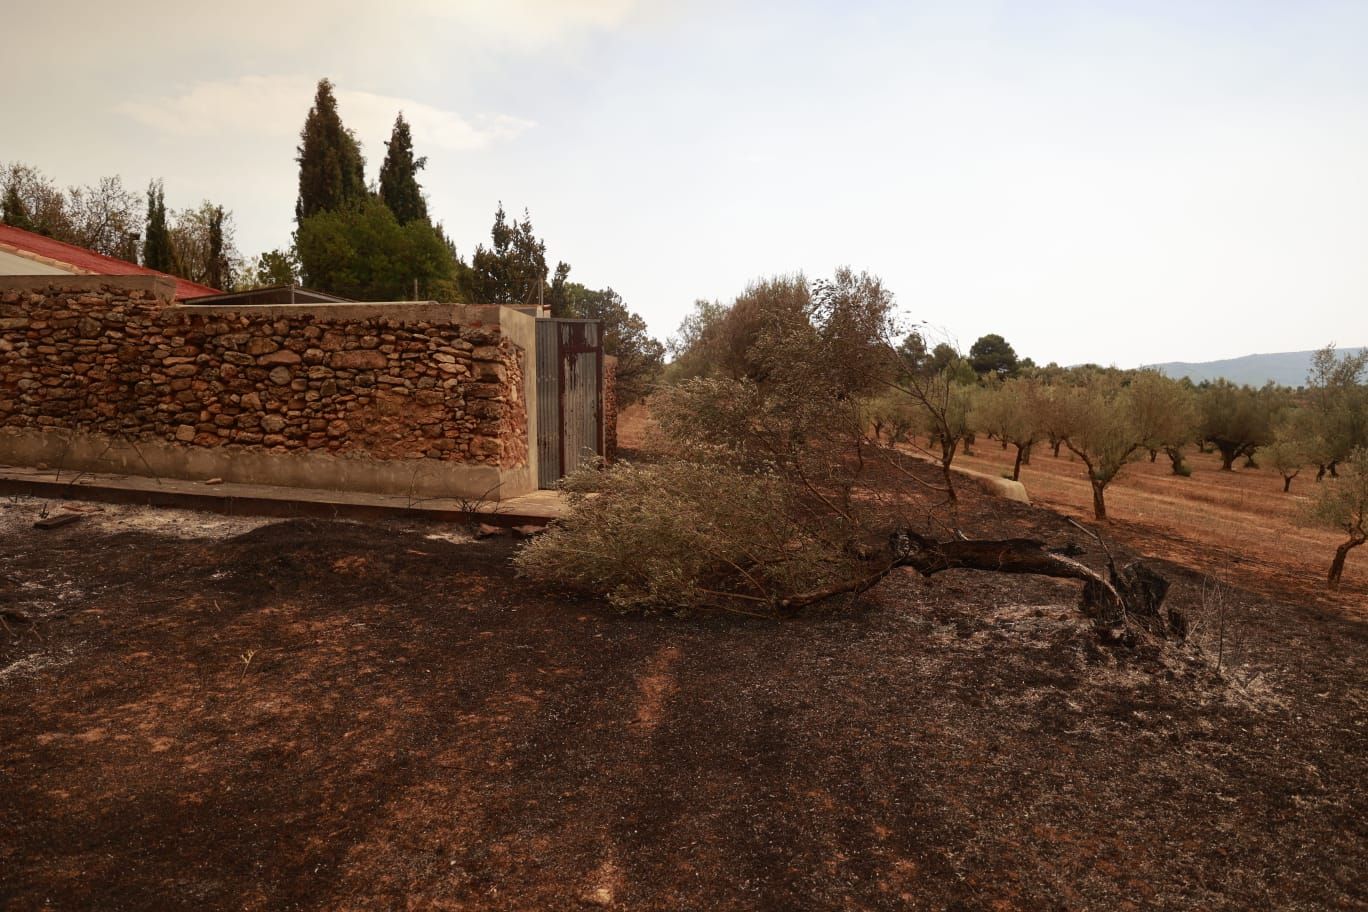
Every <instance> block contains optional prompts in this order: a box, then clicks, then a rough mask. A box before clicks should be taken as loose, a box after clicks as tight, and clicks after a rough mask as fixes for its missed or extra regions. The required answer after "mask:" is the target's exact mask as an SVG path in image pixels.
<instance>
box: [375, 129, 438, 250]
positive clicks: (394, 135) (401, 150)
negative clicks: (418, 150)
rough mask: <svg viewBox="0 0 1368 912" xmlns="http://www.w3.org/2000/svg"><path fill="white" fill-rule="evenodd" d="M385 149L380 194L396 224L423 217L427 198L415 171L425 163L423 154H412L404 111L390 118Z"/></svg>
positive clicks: (425, 212)
mask: <svg viewBox="0 0 1368 912" xmlns="http://www.w3.org/2000/svg"><path fill="white" fill-rule="evenodd" d="M385 146H386V147H387V148H388V150H389V151H387V152H386V153H385V161H384V163H383V164H381V165H380V198H381V199H382V200H384V201H385V205H386V206H389V207H390V211H391V212H393V213H394V217H395V218H397V219H398V220H399V224H401V225H406V224H408V223H409V222H412V221H414V220H416V219H422V220H424V221H426V220H427V217H428V212H427V201H426V200H425V199H423V190H422V188H421V187H419V186H418V171H419V170H420V169H421V168H422V167H423V166H424V165H426V164H427V158H426V157H423V158H414V157H413V134H412V133H411V132H410V130H409V125H408V121H406V120H404V112H402V111H400V112H399V116H398V117H396V118H395V119H394V130H393V131H392V132H391V133H390V138H389V142H387V143H385Z"/></svg>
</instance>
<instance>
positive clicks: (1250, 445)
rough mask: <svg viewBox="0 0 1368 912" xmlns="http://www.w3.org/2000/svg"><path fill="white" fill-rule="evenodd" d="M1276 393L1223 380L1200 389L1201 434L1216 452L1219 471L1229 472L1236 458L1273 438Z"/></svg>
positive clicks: (1252, 453)
mask: <svg viewBox="0 0 1368 912" xmlns="http://www.w3.org/2000/svg"><path fill="white" fill-rule="evenodd" d="M1276 395H1277V394H1276V392H1275V391H1274V390H1272V389H1269V388H1265V389H1262V390H1256V389H1252V388H1250V387H1248V386H1236V385H1234V384H1233V383H1230V382H1229V381H1227V380H1217V381H1216V382H1215V383H1213V384H1211V385H1210V386H1209V387H1207V388H1206V389H1204V390H1203V391H1202V393H1201V395H1200V397H1199V407H1200V410H1201V435H1202V439H1203V440H1206V441H1208V442H1210V443H1211V444H1212V445H1213V446H1214V447H1216V449H1217V450H1219V451H1220V453H1221V470H1222V471H1225V472H1229V471H1231V470H1232V467H1233V465H1234V463H1235V460H1236V459H1238V458H1240V457H1241V456H1244V457H1246V458H1250V457H1252V456H1253V455H1254V451H1255V450H1256V449H1258V448H1259V447H1261V446H1265V445H1267V444H1269V443H1271V442H1272V441H1273V421H1274V417H1275V416H1274V413H1275V410H1276V402H1275V399H1276Z"/></svg>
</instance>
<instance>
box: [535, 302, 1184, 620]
mask: <svg viewBox="0 0 1368 912" xmlns="http://www.w3.org/2000/svg"><path fill="white" fill-rule="evenodd" d="M842 289H843V290H842V295H841V296H826V298H825V299H824V300H823V299H820V298H819V300H823V308H822V309H818V310H815V311H814V312H813V313H809V314H807V315H805V316H804V318H803V319H802V320H796V319H795V317H794V313H795V309H794V308H791V307H784V308H779V309H778V310H777V312H776V313H775V314H773V315H772V319H767V318H766V313H765V312H764V311H763V310H762V311H761V312H760V313H759V314H758V316H757V320H758V325H759V329H758V330H757V332H756V334H755V341H754V343H753V344H752V345H751V347H750V349H749V350H748V358H749V359H750V361H751V363H753V364H755V365H758V367H759V368H761V369H759V370H756V371H755V373H756V376H758V377H760V378H762V379H723V378H717V377H714V378H709V379H696V380H691V381H688V382H686V383H682V384H679V385H677V386H675V387H672V388H669V389H667V390H665V391H663V392H662V393H660V394H659V395H658V396H657V397H656V398H655V399H654V400H653V402H652V410H653V412H654V414H655V417H656V419H657V421H658V426H659V434H660V435H661V439H660V440H659V441H658V446H657V447H656V449H658V451H659V452H661V453H668V454H670V455H669V456H668V457H666V458H662V459H660V460H659V461H658V462H653V463H649V464H641V465H633V464H626V463H621V464H618V465H615V466H611V467H606V468H601V469H589V470H585V471H581V472H579V473H577V474H576V475H574V476H572V477H571V478H569V479H567V480H566V481H565V483H564V489H565V490H566V492H567V493H568V495H569V499H570V510H569V513H568V514H567V515H566V516H565V517H564V518H562V519H561V520H559V521H558V522H557V523H556V524H555V525H554V526H553V527H552V528H551V529H550V530H549V531H547V532H546V533H545V534H543V535H541V536H539V537H538V538H537V539H536V540H534V541H532V542H531V543H529V544H528V545H527V546H525V547H524V549H523V550H522V551H521V552H520V553H519V554H518V555H517V557H516V558H515V563H516V566H517V567H518V568H519V570H520V572H521V573H522V574H524V575H525V576H527V577H529V578H532V579H534V580H539V581H541V582H544V583H546V584H549V585H554V586H556V587H558V588H560V589H562V590H570V591H574V592H578V593H581V594H585V595H591V596H598V597H603V598H606V599H607V600H608V602H609V603H611V604H613V605H615V606H617V607H619V608H622V609H627V610H649V611H667V612H673V611H681V610H691V609H719V610H725V611H732V612H737V613H741V614H749V615H760V616H764V617H772V618H778V617H783V616H786V615H791V614H793V613H795V612H797V611H799V610H801V609H803V608H805V607H807V606H809V605H813V604H815V603H817V602H821V601H825V600H827V599H832V598H834V597H836V596H840V595H850V596H858V595H859V594H861V593H863V592H866V591H868V590H869V589H871V588H873V587H874V586H877V585H878V584H879V583H880V582H881V581H883V580H884V579H886V578H887V577H888V576H889V574H891V573H893V572H895V571H902V570H912V571H915V572H917V573H920V574H922V575H924V576H933V575H935V574H938V573H942V572H946V571H951V570H975V571H982V572H991V573H1008V574H1030V575H1037V576H1048V577H1054V578H1060V579H1074V580H1078V581H1079V582H1081V583H1082V584H1083V585H1082V591H1081V594H1080V602H1079V608H1080V610H1081V611H1082V612H1083V613H1084V614H1085V615H1086V616H1087V617H1089V618H1090V619H1091V620H1092V622H1093V624H1094V626H1095V628H1096V629H1097V631H1098V635H1099V638H1101V639H1103V640H1105V641H1108V642H1121V643H1130V642H1135V641H1137V640H1138V639H1140V638H1142V637H1143V638H1148V637H1162V638H1172V637H1182V636H1183V635H1184V634H1185V632H1186V624H1185V623H1184V622H1183V619H1182V617H1181V616H1180V615H1177V614H1174V613H1171V612H1169V611H1167V610H1165V608H1164V605H1163V602H1164V596H1165V594H1166V592H1167V589H1168V586H1167V583H1166V582H1165V581H1164V580H1163V579H1162V578H1161V577H1159V576H1158V574H1155V573H1154V572H1153V571H1151V570H1149V569H1147V568H1146V567H1145V566H1144V565H1143V564H1137V563H1132V564H1129V565H1127V566H1125V567H1118V566H1117V565H1116V563H1115V561H1114V560H1113V559H1112V557H1111V555H1110V553H1109V552H1107V551H1106V548H1105V546H1103V548H1102V550H1103V551H1104V553H1106V566H1105V568H1104V569H1103V570H1101V571H1098V570H1094V569H1093V568H1091V567H1089V566H1088V565H1086V564H1084V563H1083V562H1081V561H1079V560H1077V559H1076V557H1077V556H1078V554H1079V553H1081V552H1079V550H1078V549H1077V548H1076V547H1072V546H1060V547H1051V546H1050V545H1048V544H1046V543H1045V542H1041V541H1036V540H1033V539H1027V538H1017V537H1012V538H1001V539H996V540H985V539H979V540H971V539H970V538H969V536H967V535H966V534H964V532H963V531H962V528H963V524H962V522H961V518H962V517H961V514H960V508H959V505H958V503H957V502H956V501H955V500H954V499H953V498H951V497H950V496H949V492H948V491H947V490H946V489H945V488H943V487H942V486H940V485H938V484H935V483H934V481H932V480H931V479H928V478H926V477H922V476H924V475H925V472H926V470H925V467H924V466H923V465H922V464H921V463H920V462H919V461H917V460H911V461H910V462H911V463H912V464H909V465H899V461H900V460H901V459H903V458H904V457H903V456H902V455H901V454H900V453H899V451H898V450H896V449H895V448H893V447H886V446H883V445H882V444H881V443H880V442H878V441H873V442H871V440H870V439H869V436H868V434H867V425H866V421H865V418H866V415H865V410H864V408H863V406H862V404H861V403H862V400H861V397H860V396H859V395H857V394H858V393H862V392H867V391H868V390H869V389H871V388H873V389H877V388H878V386H877V384H878V383H879V382H880V381H879V378H878V377H877V376H876V375H874V373H875V371H874V369H875V368H876V367H877V365H878V364H879V363H880V362H879V360H878V353H879V351H880V349H879V347H878V346H879V345H881V344H882V342H881V340H882V339H884V338H887V336H888V333H887V332H886V330H882V329H880V328H879V327H878V326H877V325H876V326H874V327H873V328H872V329H871V328H869V326H868V323H869V321H874V322H875V323H877V321H878V320H879V319H881V314H882V313H883V312H884V311H883V308H884V307H886V306H887V301H886V298H884V297H881V296H882V295H883V293H882V291H881V289H880V288H879V286H878V285H877V282H873V281H858V282H853V281H852V282H847V283H844V284H843V285H842ZM838 298H839V299H838ZM862 340H864V341H863V342H862ZM862 346H863V347H862ZM861 351H865V352H866V353H867V354H869V357H865V358H857V357H856V355H858V354H859V353H860V352H861ZM870 353H872V354H870ZM890 366H891V367H893V368H896V365H895V364H890ZM1079 528H1080V529H1082V530H1083V531H1085V532H1086V531H1087V530H1086V529H1083V527H1081V526H1080V527H1079ZM1088 534H1090V535H1091V534H1092V533H1090V532H1089V533H1088ZM1098 541H1099V544H1101V541H1100V539H1099V540H1098Z"/></svg>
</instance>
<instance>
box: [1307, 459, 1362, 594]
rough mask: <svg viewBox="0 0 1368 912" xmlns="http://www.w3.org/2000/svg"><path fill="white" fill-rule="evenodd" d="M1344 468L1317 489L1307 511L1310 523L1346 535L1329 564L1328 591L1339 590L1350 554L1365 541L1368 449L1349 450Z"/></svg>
mask: <svg viewBox="0 0 1368 912" xmlns="http://www.w3.org/2000/svg"><path fill="white" fill-rule="evenodd" d="M1344 469H1345V471H1343V472H1341V473H1340V474H1339V477H1337V478H1334V479H1331V480H1330V481H1328V482H1327V483H1326V484H1325V485H1324V486H1322V487H1321V488H1320V490H1319V492H1318V494H1317V497H1316V500H1315V501H1314V503H1312V505H1311V508H1310V511H1309V512H1310V518H1311V519H1312V520H1313V521H1315V522H1317V523H1318V524H1320V525H1323V526H1329V527H1331V528H1334V529H1338V530H1340V531H1341V532H1344V533H1345V534H1347V535H1348V538H1347V539H1345V541H1344V542H1342V543H1341V544H1340V545H1339V547H1337V548H1336V549H1335V557H1334V559H1333V560H1332V561H1331V562H1330V572H1329V574H1328V575H1327V577H1326V582H1327V584H1328V586H1329V587H1330V588H1331V589H1338V588H1339V585H1340V577H1341V576H1342V575H1343V574H1344V561H1345V558H1347V557H1348V556H1349V552H1350V551H1352V550H1353V549H1354V548H1357V547H1359V546H1360V545H1362V544H1363V543H1364V542H1365V541H1368V448H1365V447H1359V448H1358V449H1355V450H1353V451H1351V452H1350V454H1349V456H1348V457H1347V458H1346V460H1345V462H1344Z"/></svg>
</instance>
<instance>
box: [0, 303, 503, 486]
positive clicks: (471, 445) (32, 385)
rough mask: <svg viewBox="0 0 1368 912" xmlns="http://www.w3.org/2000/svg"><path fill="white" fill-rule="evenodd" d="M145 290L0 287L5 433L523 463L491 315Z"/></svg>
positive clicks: (0, 394)
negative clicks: (213, 300) (211, 300)
mask: <svg viewBox="0 0 1368 912" xmlns="http://www.w3.org/2000/svg"><path fill="white" fill-rule="evenodd" d="M140 284H142V285H146V284H147V283H138V282H135V281H132V280H128V279H110V280H105V281H103V282H100V281H94V280H92V279H90V278H82V277H72V278H71V279H70V280H68V279H66V278H63V277H55V278H54V279H53V280H52V281H51V282H50V283H48V284H47V285H46V287H34V286H30V287H29V288H28V289H27V290H19V289H14V288H0V428H5V429H14V428H18V429H33V428H55V429H62V430H67V431H80V432H88V433H95V434H103V435H111V436H117V437H122V438H129V439H136V440H154V441H163V442H166V443H169V444H173V445H176V446H180V447H191V448H227V449H228V450H230V451H259V452H268V453H275V454H294V453H311V452H319V453H325V454H331V455H339V456H342V455H353V454H363V455H365V456H367V457H370V458H373V459H377V460H408V459H426V460H439V461H444V462H453V463H462V464H472V465H486V466H492V467H496V468H510V467H520V466H526V465H527V461H528V409H527V405H528V404H527V402H526V398H525V395H524V384H523V379H524V378H523V372H524V370H526V369H527V366H526V365H527V359H526V355H525V352H524V350H523V349H522V348H521V347H519V346H518V345H516V344H514V342H513V341H512V340H511V339H509V338H508V336H507V335H505V334H504V332H503V331H502V329H501V325H500V323H499V321H498V319H497V309H495V308H455V307H452V306H446V307H445V308H443V307H442V306H440V305H430V306H423V305H413V306H408V305H346V304H339V305H303V306H298V307H259V308H253V307H247V306H244V307H237V308H232V307H208V308H200V307H193V306H179V305H174V304H170V303H169V302H168V301H167V300H166V298H165V296H164V290H163V289H158V288H154V287H152V286H150V285H149V286H147V287H139V285H140ZM386 308H389V310H386ZM457 311H463V312H475V313H481V314H483V313H489V312H492V313H493V314H494V315H495V319H493V320H490V321H480V320H473V321H472V320H470V319H463V320H461V321H459V322H458V321H457V320H456V319H455V318H454V317H455V315H456V313H457Z"/></svg>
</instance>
